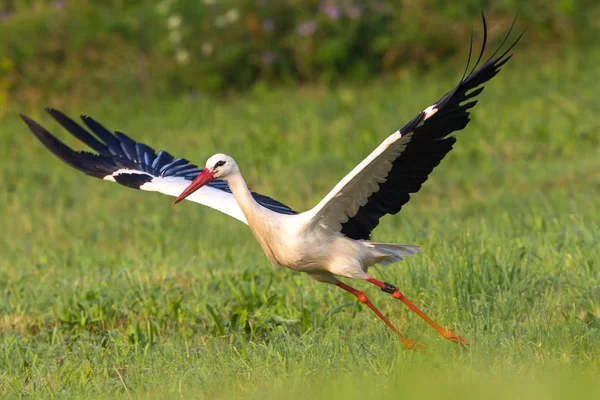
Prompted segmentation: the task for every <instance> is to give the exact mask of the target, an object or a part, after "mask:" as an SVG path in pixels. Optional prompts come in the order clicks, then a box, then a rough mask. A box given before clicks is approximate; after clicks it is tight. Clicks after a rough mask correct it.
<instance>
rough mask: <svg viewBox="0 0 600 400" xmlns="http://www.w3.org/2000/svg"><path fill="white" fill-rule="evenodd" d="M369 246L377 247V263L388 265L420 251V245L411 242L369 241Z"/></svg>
mask: <svg viewBox="0 0 600 400" xmlns="http://www.w3.org/2000/svg"><path fill="white" fill-rule="evenodd" d="M368 246H370V247H373V248H375V250H376V252H377V255H376V259H377V261H376V262H377V263H378V264H380V265H388V264H393V263H397V262H398V261H402V260H403V259H404V258H405V257H410V256H414V255H415V254H417V253H418V252H419V246H413V245H410V244H391V243H375V242H368Z"/></svg>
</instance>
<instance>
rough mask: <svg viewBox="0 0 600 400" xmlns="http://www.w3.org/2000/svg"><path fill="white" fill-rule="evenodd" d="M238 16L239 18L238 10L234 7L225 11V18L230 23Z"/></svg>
mask: <svg viewBox="0 0 600 400" xmlns="http://www.w3.org/2000/svg"><path fill="white" fill-rule="evenodd" d="M239 18H240V12H239V11H238V10H237V9H236V8H232V9H231V10H229V11H227V12H226V13H225V19H226V20H227V22H229V23H230V24H233V23H234V22H235V21H237V20H238V19H239Z"/></svg>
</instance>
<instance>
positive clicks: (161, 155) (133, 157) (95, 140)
mask: <svg viewBox="0 0 600 400" xmlns="http://www.w3.org/2000/svg"><path fill="white" fill-rule="evenodd" d="M46 111H48V113H49V114H50V115H51V116H52V117H53V118H54V119H55V120H56V121H57V122H58V123H59V124H60V125H61V126H62V127H63V128H65V129H66V130H67V131H68V132H69V133H71V134H72V135H73V136H75V137H76V138H77V139H79V140H81V141H82V142H83V143H85V144H86V145H88V146H90V147H91V148H92V149H93V150H95V151H96V152H97V153H98V154H94V153H90V152H87V151H75V150H73V149H71V148H69V147H68V146H67V145H65V144H64V143H62V142H61V141H60V140H58V139H57V138H56V137H55V136H53V135H52V134H51V133H50V132H48V131H47V130H46V129H45V128H44V127H42V126H41V125H40V124H38V123H37V122H35V121H34V120H32V119H31V118H29V117H27V116H25V115H22V114H21V118H22V119H23V121H25V123H26V124H27V126H28V127H29V130H31V132H32V133H33V134H34V135H35V136H36V137H37V138H38V139H39V140H40V141H41V142H42V143H43V144H44V145H45V146H46V147H47V148H48V149H49V150H50V151H51V152H52V153H53V154H54V155H56V156H57V157H58V158H60V159H61V160H62V161H64V162H65V163H67V164H68V165H70V166H71V167H73V168H75V169H77V170H79V171H82V172H84V173H86V174H88V175H90V176H93V177H96V178H100V179H104V178H106V177H108V176H112V177H113V178H114V180H115V181H116V182H118V183H120V184H122V185H124V186H127V187H131V188H134V189H139V188H140V186H142V185H143V184H144V183H147V182H150V181H152V179H153V178H164V177H179V178H183V179H185V180H188V181H192V180H194V178H196V176H198V174H199V173H200V169H199V168H198V166H196V165H194V164H192V163H190V162H189V161H188V160H186V159H185V158H174V157H173V156H172V155H171V154H169V153H168V152H166V151H163V150H161V151H159V152H158V154H157V153H156V152H155V151H154V149H153V148H152V147H150V146H148V145H147V144H145V143H141V142H136V141H134V140H133V139H131V138H130V137H129V136H127V135H126V134H124V133H122V132H118V131H117V132H115V133H114V134H113V133H112V132H111V131H109V130H108V129H106V128H105V127H104V126H103V125H101V124H100V123H99V122H97V121H96V120H94V119H93V118H91V117H88V116H82V117H81V119H82V120H83V122H84V123H85V125H86V126H87V127H88V128H89V129H90V130H91V131H92V132H93V133H94V134H95V135H96V137H94V136H93V135H92V134H91V133H89V132H88V131H87V130H86V129H85V128H83V127H82V126H81V125H79V124H78V123H76V122H75V121H73V120H72V119H70V118H69V117H67V116H66V115H65V114H63V113H62V112H60V111H58V110H56V109H54V108H48V109H46ZM120 169H130V170H134V171H139V173H123V174H115V175H113V174H114V172H116V171H118V170H120ZM208 186H210V187H213V188H215V189H218V190H222V191H224V192H227V193H231V190H230V189H229V186H228V185H227V183H226V182H225V181H222V180H215V181H212V182H210V183H209V184H208ZM252 195H253V197H254V198H255V200H256V201H257V202H258V203H259V204H261V205H262V206H264V207H266V208H269V209H271V210H273V211H275V212H278V213H281V214H296V212H295V211H294V210H292V209H291V208H289V207H288V206H286V205H285V204H282V203H280V202H278V201H277V200H274V199H272V198H270V197H267V196H265V195H262V194H259V193H252Z"/></svg>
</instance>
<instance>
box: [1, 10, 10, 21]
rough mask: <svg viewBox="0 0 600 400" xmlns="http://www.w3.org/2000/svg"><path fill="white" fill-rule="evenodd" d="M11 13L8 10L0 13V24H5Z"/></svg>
mask: <svg viewBox="0 0 600 400" xmlns="http://www.w3.org/2000/svg"><path fill="white" fill-rule="evenodd" d="M11 15H12V13H11V12H10V11H8V10H3V11H0V22H6V21H8V20H9V19H10V17H11Z"/></svg>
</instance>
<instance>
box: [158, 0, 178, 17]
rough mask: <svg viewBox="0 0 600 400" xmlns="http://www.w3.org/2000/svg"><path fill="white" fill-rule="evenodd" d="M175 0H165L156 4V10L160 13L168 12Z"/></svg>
mask: <svg viewBox="0 0 600 400" xmlns="http://www.w3.org/2000/svg"><path fill="white" fill-rule="evenodd" d="M173 1H174V0H163V1H161V2H160V3H158V4H157V5H156V11H158V13H159V14H166V13H167V11H169V7H170V6H171V4H173Z"/></svg>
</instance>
